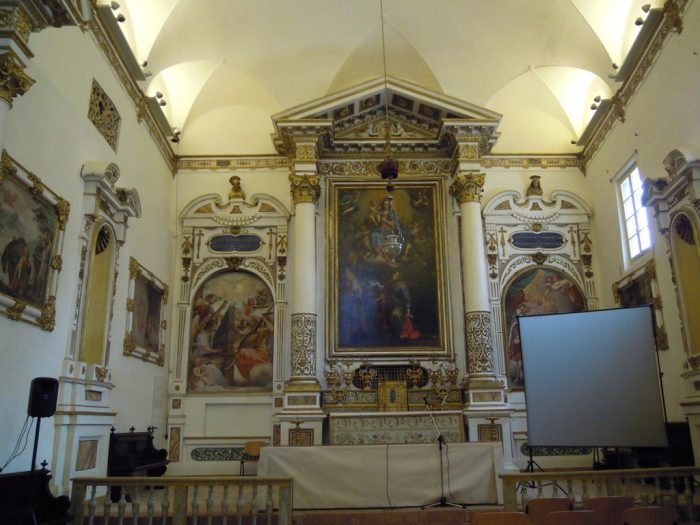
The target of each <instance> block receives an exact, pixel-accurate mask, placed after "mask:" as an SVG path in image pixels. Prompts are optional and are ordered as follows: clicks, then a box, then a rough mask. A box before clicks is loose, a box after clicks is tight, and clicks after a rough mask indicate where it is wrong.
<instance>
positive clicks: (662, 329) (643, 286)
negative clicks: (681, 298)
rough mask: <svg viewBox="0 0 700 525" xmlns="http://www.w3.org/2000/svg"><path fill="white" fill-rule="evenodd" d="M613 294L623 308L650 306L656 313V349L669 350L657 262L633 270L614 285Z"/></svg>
mask: <svg viewBox="0 0 700 525" xmlns="http://www.w3.org/2000/svg"><path fill="white" fill-rule="evenodd" d="M612 293H613V297H614V298H615V304H617V305H618V306H621V307H623V308H628V307H630V306H642V305H645V304H650V305H651V306H652V308H653V311H654V322H655V323H656V326H655V327H654V336H655V337H656V348H657V349H658V350H668V336H667V335H666V326H665V325H664V313H663V310H662V308H661V307H662V303H661V295H660V294H659V283H658V281H657V278H656V261H655V260H654V259H650V260H649V261H648V262H646V263H645V264H644V265H643V266H642V267H640V268H637V269H636V270H633V271H632V272H630V273H629V274H628V275H626V276H625V277H623V278H622V279H620V280H619V281H617V282H616V283H613V285H612Z"/></svg>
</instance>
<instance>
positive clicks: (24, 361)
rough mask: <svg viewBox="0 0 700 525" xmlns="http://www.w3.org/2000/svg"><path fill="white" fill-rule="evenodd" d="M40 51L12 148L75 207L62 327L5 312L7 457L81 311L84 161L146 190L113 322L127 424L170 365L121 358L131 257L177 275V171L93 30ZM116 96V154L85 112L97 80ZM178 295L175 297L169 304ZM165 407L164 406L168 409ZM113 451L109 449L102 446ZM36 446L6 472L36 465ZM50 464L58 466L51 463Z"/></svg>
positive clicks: (136, 422)
mask: <svg viewBox="0 0 700 525" xmlns="http://www.w3.org/2000/svg"><path fill="white" fill-rule="evenodd" d="M30 47H31V49H32V51H33V52H34V54H35V57H34V58H33V59H32V60H31V61H30V63H29V65H28V68H27V73H28V74H29V75H30V76H31V77H32V78H33V79H35V80H36V83H35V84H34V85H33V87H32V88H31V89H30V90H29V91H28V92H27V93H26V94H25V95H24V96H23V97H19V98H16V99H15V101H14V107H13V109H12V110H11V111H10V113H9V118H8V124H7V131H6V134H5V137H6V139H5V149H6V150H7V151H8V153H9V154H10V155H11V156H13V157H14V158H15V159H16V160H17V161H18V162H20V163H21V164H22V165H24V166H25V167H26V168H27V169H28V170H30V171H31V172H33V173H35V174H36V175H37V176H39V177H40V178H41V179H42V180H43V181H44V182H45V183H46V185H47V186H48V187H50V188H51V189H52V190H53V191H55V192H56V193H57V194H58V195H60V196H61V197H63V198H65V199H67V200H68V201H69V202H70V204H71V212H70V217H69V221H68V223H67V225H66V231H65V241H64V246H63V269H62V271H61V273H60V277H59V285H58V295H57V304H56V310H57V313H56V327H55V329H54V330H53V332H45V331H42V330H41V329H39V328H38V327H36V326H32V325H28V324H24V323H18V322H13V321H9V320H8V319H7V318H5V317H0V334H1V336H0V363H2V366H0V421H1V422H2V424H0V456H1V457H2V461H3V462H4V459H5V458H6V457H7V456H8V455H9V453H10V452H11V450H12V448H13V447H14V444H15V440H16V438H17V436H18V434H19V430H20V428H21V426H22V423H23V421H24V418H25V415H26V406H27V398H28V394H29V384H30V381H31V379H32V378H34V377H37V376H50V377H57V376H58V375H59V373H60V369H61V362H62V360H63V358H64V357H65V355H66V351H67V346H68V344H69V341H70V327H71V321H72V319H73V316H74V313H75V306H74V305H75V300H76V293H77V279H78V264H79V255H80V253H79V251H80V248H79V244H78V235H79V230H80V228H81V226H82V216H83V212H82V210H81V206H82V190H83V184H82V179H81V178H80V170H81V167H82V165H83V164H84V163H85V162H86V161H91V160H95V161H104V162H114V163H116V164H117V165H118V166H119V168H120V172H121V178H120V179H119V181H118V184H117V185H118V186H120V187H133V188H136V189H137V190H138V193H139V196H140V199H141V205H142V211H143V214H142V217H141V218H138V219H137V218H132V219H130V221H129V231H128V234H127V239H126V244H125V245H124V247H123V248H122V249H121V253H120V258H119V278H118V280H117V290H116V296H115V303H114V318H113V321H112V348H111V353H110V357H109V369H110V370H111V371H112V382H113V383H114V384H115V385H116V388H115V389H114V390H113V391H112V394H111V400H112V408H113V409H114V411H116V412H117V416H116V424H117V426H118V427H119V429H120V430H122V429H126V428H127V427H129V426H131V425H133V426H135V427H137V428H139V429H145V427H147V426H148V425H149V424H151V416H152V392H153V384H154V379H155V378H156V377H162V378H165V377H166V374H167V363H166V366H165V367H158V366H157V365H154V364H150V363H144V362H142V361H140V360H137V359H134V358H127V357H124V356H122V355H121V353H122V343H123V338H124V333H125V319H126V309H125V304H126V293H127V286H128V274H129V272H128V261H129V256H133V257H135V258H136V259H137V260H138V261H139V262H141V263H142V264H143V265H144V266H145V267H146V268H148V269H149V270H151V271H152V272H154V273H155V274H156V275H157V276H158V277H159V278H160V279H162V280H163V281H165V282H170V281H171V274H172V266H173V262H172V261H173V258H172V237H173V234H174V226H175V220H174V184H173V181H172V176H171V174H170V171H169V168H168V166H167V164H166V163H165V161H164V160H163V158H162V157H161V155H160V153H159V152H158V150H157V149H156V147H155V145H154V143H153V141H152V140H151V139H150V137H149V134H148V131H147V130H146V128H145V126H144V125H143V124H138V123H137V122H136V116H135V111H134V107H133V104H132V102H131V99H130V98H129V97H128V96H127V95H126V93H125V92H124V90H123V88H122V87H121V84H120V83H119V81H118V79H117V78H116V76H115V74H114V73H113V71H112V70H111V68H110V66H109V64H108V63H107V62H106V61H105V59H104V57H103V55H102V54H101V52H100V51H99V49H98V48H97V47H96V46H95V44H94V42H93V40H92V38H91V36H90V33H83V32H81V31H80V29H78V28H75V27H73V28H62V29H54V28H50V29H46V30H45V31H43V32H41V33H38V34H32V36H31V39H30ZM93 78H95V79H97V81H98V82H99V83H100V85H101V86H102V87H103V89H104V90H105V91H106V93H107V94H108V95H109V97H110V98H111V99H112V101H113V102H114V103H115V105H116V107H117V109H118V111H119V113H120V115H121V117H122V122H121V132H120V139H119V145H118V153H115V152H114V151H113V150H112V149H111V148H110V146H109V145H108V144H107V143H106V141H105V140H104V139H103V138H102V136H101V135H99V133H98V132H97V130H96V129H95V128H94V126H93V125H92V123H91V122H90V121H89V120H88V119H87V113H88V103H89V98H90V90H91V84H92V79H93ZM171 302H172V301H171ZM163 409H164V407H162V408H161V409H160V410H163ZM52 440H53V421H52V420H50V419H47V420H44V422H43V423H42V432H41V439H40V446H39V452H38V456H37V458H38V461H41V460H43V459H46V460H47V461H49V463H51V462H52V452H51V451H52ZM99 453H100V454H105V455H106V453H107V451H106V449H104V450H101V451H99ZM30 458H31V439H30V445H29V446H28V447H27V450H26V451H25V453H24V454H23V455H22V456H20V457H19V458H17V459H16V460H15V461H14V462H13V463H12V464H11V465H10V466H9V467H8V469H7V471H8V472H10V471H16V470H25V469H27V468H29V466H30V465H29V463H30ZM49 468H51V467H49Z"/></svg>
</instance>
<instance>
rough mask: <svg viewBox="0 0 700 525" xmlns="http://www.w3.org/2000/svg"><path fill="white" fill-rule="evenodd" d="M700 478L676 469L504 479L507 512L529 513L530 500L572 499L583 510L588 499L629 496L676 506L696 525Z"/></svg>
mask: <svg viewBox="0 0 700 525" xmlns="http://www.w3.org/2000/svg"><path fill="white" fill-rule="evenodd" d="M699 475H700V468H698V467H676V468H644V469H627V470H572V471H552V472H519V473H512V474H510V473H506V474H501V475H500V478H501V479H502V481H503V502H504V510H506V511H516V510H521V511H525V507H526V505H527V500H528V499H532V498H537V497H568V498H569V499H570V500H571V503H572V505H573V508H582V507H585V504H586V501H587V500H588V498H592V497H599V496H628V497H630V498H632V499H633V500H634V501H635V503H636V504H640V505H665V506H673V507H674V508H675V509H676V511H677V515H678V516H679V517H680V518H681V520H682V521H683V522H684V523H685V522H687V523H696V522H697V520H698V517H697V514H698V510H697V509H696V510H695V512H693V508H694V507H695V506H697V505H695V504H694V502H695V498H696V496H700V493H699V492H698V491H697V478H698V476H699ZM694 514H695V516H694Z"/></svg>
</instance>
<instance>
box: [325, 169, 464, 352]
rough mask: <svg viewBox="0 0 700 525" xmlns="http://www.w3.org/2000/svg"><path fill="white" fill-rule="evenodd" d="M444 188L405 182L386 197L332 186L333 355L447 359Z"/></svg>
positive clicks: (375, 186)
mask: <svg viewBox="0 0 700 525" xmlns="http://www.w3.org/2000/svg"><path fill="white" fill-rule="evenodd" d="M442 184H443V181H442V179H438V178H428V177H426V178H422V179H419V180H418V179H416V180H402V181H401V182H398V183H396V184H395V185H394V190H393V192H392V193H391V198H389V194H388V193H387V189H386V185H385V184H383V183H381V182H377V183H373V182H368V181H367V180H366V179H364V180H332V179H331V180H330V181H329V184H328V191H327V194H328V209H329V220H328V236H327V243H326V244H327V246H328V250H327V254H328V260H327V269H328V270H327V271H328V276H327V282H328V294H327V301H328V312H329V314H328V317H327V324H328V326H327V334H328V338H329V345H328V348H329V351H328V353H329V357H330V358H338V357H346V358H357V357H370V358H372V359H392V358H405V357H406V356H416V357H423V358H443V357H444V358H446V357H449V356H450V355H451V344H450V340H449V330H448V329H447V326H448V315H447V306H446V297H447V296H448V293H447V290H448V288H447V283H446V268H445V232H444V218H443V214H444V202H443V192H444V190H443V187H442ZM392 236H393V238H394V239H397V238H398V240H399V241H400V243H401V245H402V246H401V248H400V250H397V251H391V250H390V249H388V244H387V242H388V241H390V240H391V239H392Z"/></svg>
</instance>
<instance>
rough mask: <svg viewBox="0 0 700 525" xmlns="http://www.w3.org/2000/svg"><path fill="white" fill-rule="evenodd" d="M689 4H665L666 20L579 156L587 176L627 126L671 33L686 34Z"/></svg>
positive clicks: (671, 0)
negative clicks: (617, 129) (611, 138)
mask: <svg viewBox="0 0 700 525" xmlns="http://www.w3.org/2000/svg"><path fill="white" fill-rule="evenodd" d="M689 3H690V0H666V2H665V3H664V7H663V19H662V21H661V23H660V24H659V28H658V29H657V31H656V34H655V35H654V36H653V37H652V38H651V39H650V40H649V44H648V45H647V48H646V49H645V50H644V52H643V53H642V54H641V56H640V58H639V62H638V63H637V64H636V65H635V68H634V72H633V73H632V75H630V77H629V78H628V79H627V81H625V83H624V84H623V85H622V86H621V87H620V88H619V89H618V90H617V92H616V93H615V95H614V96H613V103H612V104H611V105H610V107H609V108H608V111H607V113H606V115H605V116H604V117H603V120H602V122H601V124H600V126H598V129H597V130H596V131H595V132H594V133H593V137H592V138H591V140H590V141H589V142H588V144H587V145H586V147H585V148H584V149H583V151H582V152H581V153H580V157H581V165H582V169H583V170H584V173H585V167H586V166H587V165H588V163H589V162H590V160H591V159H592V158H593V156H594V155H595V154H596V152H597V151H598V149H600V147H601V146H602V145H603V142H605V139H606V138H607V137H608V135H609V134H610V132H611V131H612V128H613V127H614V125H615V123H616V122H617V121H618V120H620V121H621V122H624V120H625V109H626V108H627V105H628V104H629V102H630V100H631V99H632V97H634V95H635V94H636V93H637V90H638V89H639V88H640V86H641V85H642V82H643V81H644V79H645V78H646V76H647V73H648V72H649V71H650V70H651V68H652V66H653V65H654V62H655V61H656V58H657V57H658V56H659V53H661V49H662V48H663V46H664V44H665V43H666V40H668V38H669V37H670V36H671V34H672V33H674V32H675V33H680V32H681V31H683V19H682V16H683V14H684V13H685V10H686V9H687V7H688V5H689Z"/></svg>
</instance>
